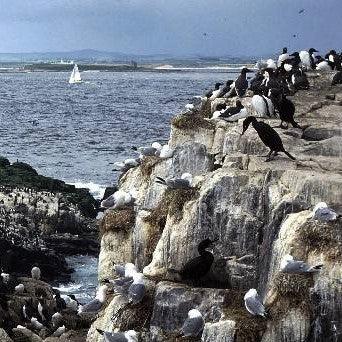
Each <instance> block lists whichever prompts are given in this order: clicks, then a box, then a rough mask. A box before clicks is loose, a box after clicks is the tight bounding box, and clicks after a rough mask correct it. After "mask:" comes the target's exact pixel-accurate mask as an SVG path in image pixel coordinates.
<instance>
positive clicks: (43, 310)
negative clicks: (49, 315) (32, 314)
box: [37, 300, 47, 322]
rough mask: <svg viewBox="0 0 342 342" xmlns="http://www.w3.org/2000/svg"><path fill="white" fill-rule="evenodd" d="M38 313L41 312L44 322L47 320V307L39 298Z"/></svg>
mask: <svg viewBox="0 0 342 342" xmlns="http://www.w3.org/2000/svg"><path fill="white" fill-rule="evenodd" d="M37 308H38V313H39V316H40V318H41V320H42V322H46V320H47V319H46V307H45V306H44V305H43V304H42V303H41V301H40V300H38V307H37Z"/></svg>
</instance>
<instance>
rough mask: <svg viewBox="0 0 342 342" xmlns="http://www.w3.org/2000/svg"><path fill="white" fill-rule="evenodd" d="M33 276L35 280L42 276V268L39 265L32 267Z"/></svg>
mask: <svg viewBox="0 0 342 342" xmlns="http://www.w3.org/2000/svg"><path fill="white" fill-rule="evenodd" d="M31 277H32V279H35V280H39V279H40V277H41V272H40V268H39V267H36V266H35V267H32V270H31Z"/></svg>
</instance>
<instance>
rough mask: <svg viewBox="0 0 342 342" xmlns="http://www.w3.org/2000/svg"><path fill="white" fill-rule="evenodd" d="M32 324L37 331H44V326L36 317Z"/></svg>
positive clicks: (33, 318)
mask: <svg viewBox="0 0 342 342" xmlns="http://www.w3.org/2000/svg"><path fill="white" fill-rule="evenodd" d="M31 324H32V326H33V328H34V329H36V330H42V329H43V328H44V325H43V324H42V323H40V322H39V321H38V319H37V318H36V317H32V318H31Z"/></svg>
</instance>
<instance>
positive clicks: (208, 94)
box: [205, 82, 223, 98]
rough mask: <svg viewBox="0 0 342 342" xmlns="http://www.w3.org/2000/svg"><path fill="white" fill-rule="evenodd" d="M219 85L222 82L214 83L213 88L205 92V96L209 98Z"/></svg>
mask: <svg viewBox="0 0 342 342" xmlns="http://www.w3.org/2000/svg"><path fill="white" fill-rule="evenodd" d="M221 85H223V84H222V83H219V82H217V83H215V88H214V89H213V90H209V91H208V92H207V93H205V97H207V98H210V97H211V96H212V95H213V92H214V91H217V90H219V89H220V87H221Z"/></svg>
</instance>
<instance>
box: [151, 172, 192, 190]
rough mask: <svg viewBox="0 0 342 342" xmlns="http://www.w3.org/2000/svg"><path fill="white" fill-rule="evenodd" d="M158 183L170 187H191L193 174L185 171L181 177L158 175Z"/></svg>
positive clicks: (173, 188)
mask: <svg viewBox="0 0 342 342" xmlns="http://www.w3.org/2000/svg"><path fill="white" fill-rule="evenodd" d="M156 178H157V180H156V183H158V184H161V185H166V186H167V187H168V188H169V189H172V190H177V189H191V188H192V186H191V183H192V175H191V174H190V173H183V174H182V176H181V178H168V179H163V178H161V177H158V176H157V177H156Z"/></svg>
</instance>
